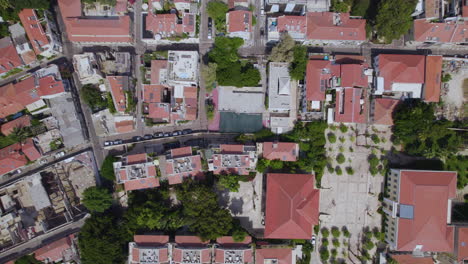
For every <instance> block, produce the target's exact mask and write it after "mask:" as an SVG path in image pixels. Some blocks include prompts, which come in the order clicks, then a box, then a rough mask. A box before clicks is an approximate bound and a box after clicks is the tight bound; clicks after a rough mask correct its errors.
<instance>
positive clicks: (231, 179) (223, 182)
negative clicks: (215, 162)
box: [218, 174, 240, 192]
mask: <svg viewBox="0 0 468 264" xmlns="http://www.w3.org/2000/svg"><path fill="white" fill-rule="evenodd" d="M239 180H240V178H239V175H235V174H226V175H220V176H219V181H218V184H219V186H221V187H224V188H226V189H228V190H229V191H231V192H238V191H239V188H240V184H239Z"/></svg>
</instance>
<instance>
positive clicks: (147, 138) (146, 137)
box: [143, 134, 153, 140]
mask: <svg viewBox="0 0 468 264" xmlns="http://www.w3.org/2000/svg"><path fill="white" fill-rule="evenodd" d="M143 138H144V139H145V140H149V139H153V135H150V134H146V135H144V136H143Z"/></svg>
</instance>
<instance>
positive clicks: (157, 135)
mask: <svg viewBox="0 0 468 264" xmlns="http://www.w3.org/2000/svg"><path fill="white" fill-rule="evenodd" d="M154 137H155V138H162V137H164V133H163V132H158V133H154Z"/></svg>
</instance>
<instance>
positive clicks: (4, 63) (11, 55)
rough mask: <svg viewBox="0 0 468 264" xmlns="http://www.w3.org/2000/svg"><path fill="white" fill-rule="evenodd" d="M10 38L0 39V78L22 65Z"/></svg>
mask: <svg viewBox="0 0 468 264" xmlns="http://www.w3.org/2000/svg"><path fill="white" fill-rule="evenodd" d="M24 64H25V63H24V62H23V60H21V58H20V56H19V55H18V52H17V51H16V48H15V46H14V44H13V42H12V41H11V38H8V37H7V38H2V39H0V76H4V75H5V74H7V73H8V72H9V71H11V70H13V69H15V68H17V67H20V66H22V65H24Z"/></svg>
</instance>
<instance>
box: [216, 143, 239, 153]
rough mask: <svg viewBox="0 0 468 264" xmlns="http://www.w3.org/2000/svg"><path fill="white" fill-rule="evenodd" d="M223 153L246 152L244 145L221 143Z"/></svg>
mask: <svg viewBox="0 0 468 264" xmlns="http://www.w3.org/2000/svg"><path fill="white" fill-rule="evenodd" d="M219 148H220V150H221V153H223V154H242V153H244V145H229V144H221V145H220V146H219Z"/></svg>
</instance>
